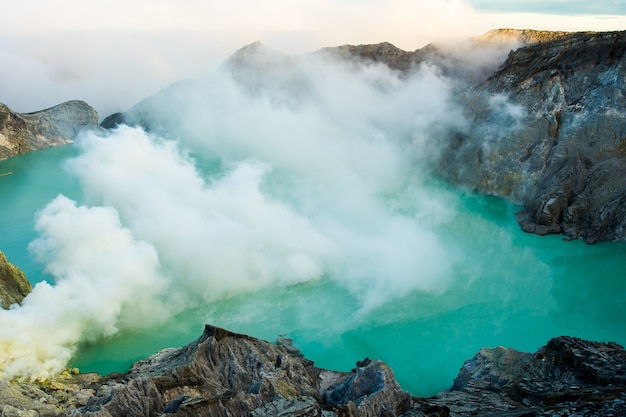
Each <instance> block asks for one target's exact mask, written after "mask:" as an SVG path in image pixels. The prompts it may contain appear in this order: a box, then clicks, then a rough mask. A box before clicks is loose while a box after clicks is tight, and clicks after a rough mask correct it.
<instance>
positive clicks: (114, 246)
mask: <svg viewBox="0 0 626 417" xmlns="http://www.w3.org/2000/svg"><path fill="white" fill-rule="evenodd" d="M277 76H278V77H284V78H283V79H287V80H290V83H275V84H273V83H271V82H270V84H268V85H265V84H264V82H265V81H266V80H265V79H264V77H260V78H259V79H257V80H256V81H253V82H259V83H260V84H258V85H242V84H240V83H237V82H236V81H234V79H233V78H232V77H231V75H230V74H229V73H227V72H224V71H217V72H215V73H213V74H211V75H209V76H207V77H205V78H204V79H202V80H200V81H197V83H194V84H191V85H190V87H189V88H187V89H186V90H185V89H182V90H180V91H178V94H179V95H182V97H183V99H182V100H181V104H180V105H179V106H178V105H177V106H174V108H173V109H170V110H168V111H170V112H171V113H170V116H171V117H170V119H169V120H173V121H174V123H173V124H171V125H169V124H167V120H165V121H163V123H165V124H166V125H165V126H162V127H163V128H164V129H162V131H164V132H168V134H167V135H166V136H167V137H168V139H165V138H163V137H160V136H158V135H156V134H148V133H146V132H145V131H143V130H141V129H139V128H131V127H128V126H120V127H119V128H117V129H116V130H114V131H112V132H109V133H106V134H96V133H85V134H84V135H83V136H81V137H80V138H79V139H78V141H77V146H78V148H79V154H78V156H77V157H75V158H73V159H71V160H70V161H68V163H67V169H68V171H69V172H70V173H71V174H72V175H75V176H76V177H78V179H79V181H80V183H81V186H82V188H83V191H84V195H85V201H84V202H82V203H81V204H78V203H77V202H74V201H71V200H69V199H67V198H65V197H63V196H59V197H57V198H56V199H55V200H53V201H52V202H51V203H50V204H49V205H48V206H46V207H45V208H44V209H43V210H42V211H41V212H40V213H39V214H38V217H37V231H38V234H39V237H38V238H37V239H36V240H35V241H34V242H33V243H32V245H31V249H32V251H33V253H34V254H35V255H36V256H37V259H38V260H40V262H42V263H43V264H44V265H45V267H46V270H47V272H48V273H49V274H50V275H51V276H52V277H53V278H54V282H50V283H45V282H44V283H40V284H39V285H37V287H36V288H35V290H34V291H33V293H32V294H31V295H29V296H28V297H27V298H26V300H25V302H24V305H23V306H21V307H16V308H14V309H12V310H10V311H0V336H2V337H1V338H0V339H1V340H3V342H2V343H1V344H0V349H1V350H2V353H3V360H2V362H1V363H0V365H2V369H3V376H5V377H6V376H8V377H11V376H22V377H26V378H45V377H46V376H47V375H49V374H50V373H54V372H58V371H60V370H61V369H62V367H63V366H64V365H65V364H66V363H67V361H68V360H69V358H70V357H71V355H72V354H73V353H74V352H75V350H76V349H77V347H78V346H80V345H81V344H82V343H85V342H87V341H94V340H98V339H99V338H102V337H107V336H111V335H113V334H116V332H118V331H119V330H123V329H129V328H133V327H142V326H147V327H150V326H154V325H156V324H158V323H159V322H160V321H161V320H164V319H167V318H168V317H170V316H171V315H172V314H176V313H178V312H181V311H182V310H185V309H188V308H193V307H194V306H199V305H203V304H206V303H211V302H214V301H218V300H222V299H224V298H226V297H231V296H234V295H237V294H242V293H245V292H250V291H255V290H261V289H268V288H275V287H280V286H289V285H295V284H299V283H304V282H311V281H316V280H332V281H334V282H335V283H337V284H338V285H340V286H342V287H343V288H345V289H346V290H347V291H348V292H349V293H351V294H352V296H353V297H354V298H355V300H357V302H358V304H359V305H360V307H361V312H364V313H365V312H369V311H372V310H374V309H376V308H378V307H380V306H382V305H384V304H385V303H388V302H390V301H393V300H397V299H399V298H402V297H404V296H405V295H407V294H409V293H411V292H414V291H422V292H428V293H441V292H444V291H446V289H447V288H448V287H449V285H450V284H451V282H450V279H451V278H450V276H451V274H450V268H451V267H452V265H453V264H454V263H455V262H457V261H458V259H457V254H456V253H455V249H454V248H452V247H450V246H448V245H446V246H444V245H443V243H442V242H441V241H440V239H439V238H438V236H437V233H436V230H437V228H438V227H440V226H441V225H444V224H445V223H446V222H448V221H450V219H451V218H453V217H454V215H455V210H454V206H453V201H454V199H452V198H451V197H450V196H449V195H448V194H447V193H446V192H445V191H442V190H440V189H438V188H437V187H435V186H429V185H428V181H427V177H426V175H425V174H424V171H425V168H424V164H425V162H426V161H427V160H429V159H430V158H431V157H432V156H433V155H434V154H436V152H437V148H438V140H439V139H440V135H441V134H443V133H444V132H445V129H446V128H450V127H453V128H456V127H458V126H459V124H460V125H462V124H463V121H462V116H461V114H460V113H459V111H458V109H457V108H456V107H455V105H454V104H453V103H452V101H451V94H452V90H451V87H450V84H449V83H448V82H446V80H445V79H443V78H441V76H440V75H439V74H438V73H437V71H435V70H434V69H433V68H430V67H424V68H421V69H420V70H417V71H416V72H415V74H414V75H413V76H412V77H408V78H406V77H404V78H401V77H400V76H399V75H398V74H397V73H394V72H393V71H390V70H389V69H387V68H386V67H383V66H377V65H374V66H359V67H354V66H351V65H346V64H341V63H337V62H334V61H332V60H329V59H328V58H326V57H320V56H318V57H308V58H305V59H303V60H300V61H296V62H294V63H293V65H287V66H286V67H285V68H283V69H282V70H281V71H280V72H279V75H277ZM274 81H275V80H274ZM255 86H256V87H260V88H250V87H255ZM285 86H286V87H285ZM261 87H262V88H261ZM166 97H167V96H166ZM169 104H170V106H169V107H172V106H171V103H169ZM152 105H153V106H157V107H158V106H168V102H167V100H164V101H159V100H156V99H154V100H153V101H152ZM51 328H53V329H55V331H54V332H49V331H48V330H49V329H51ZM56 329H59V330H58V331H57V330H56ZM51 333H52V334H51Z"/></svg>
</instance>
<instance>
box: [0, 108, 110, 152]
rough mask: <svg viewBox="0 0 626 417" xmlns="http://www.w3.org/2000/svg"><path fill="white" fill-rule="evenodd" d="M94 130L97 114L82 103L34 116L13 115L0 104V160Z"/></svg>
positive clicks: (29, 114)
mask: <svg viewBox="0 0 626 417" xmlns="http://www.w3.org/2000/svg"><path fill="white" fill-rule="evenodd" d="M98 128H99V127H98V113H97V112H96V111H95V110H94V109H93V108H92V107H90V106H89V105H88V104H87V103H85V102H83V101H78V100H74V101H67V102H65V103H61V104H59V105H57V106H54V107H50V108H48V109H45V110H41V111H37V112H34V113H17V112H14V111H13V110H11V109H10V108H9V107H7V106H6V105H5V104H2V103H0V160H2V159H6V158H10V157H12V156H15V155H20V154H23V153H26V152H30V151H34V150H38V149H44V148H49V147H51V146H58V145H64V144H68V143H71V142H72V141H73V140H74V139H75V138H76V135H77V134H78V133H79V132H80V131H82V130H84V129H98Z"/></svg>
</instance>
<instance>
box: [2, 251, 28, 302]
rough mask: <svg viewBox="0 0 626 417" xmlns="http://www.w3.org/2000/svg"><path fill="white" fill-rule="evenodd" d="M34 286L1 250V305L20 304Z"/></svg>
mask: <svg viewBox="0 0 626 417" xmlns="http://www.w3.org/2000/svg"><path fill="white" fill-rule="evenodd" d="M31 290H32V287H31V285H30V282H29V281H28V280H27V279H26V275H24V272H23V271H22V270H21V269H19V268H18V267H16V266H15V265H12V264H11V263H9V261H8V260H7V258H6V256H4V252H2V251H0V305H1V306H2V308H4V309H7V308H9V307H10V306H11V305H12V304H20V303H21V302H22V300H23V299H24V297H26V296H27V295H28V293H30V291H31Z"/></svg>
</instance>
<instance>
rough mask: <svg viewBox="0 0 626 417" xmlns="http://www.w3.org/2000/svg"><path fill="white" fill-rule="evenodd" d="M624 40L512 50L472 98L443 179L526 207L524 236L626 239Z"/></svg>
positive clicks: (575, 37) (573, 38)
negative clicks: (468, 124) (467, 120)
mask: <svg viewBox="0 0 626 417" xmlns="http://www.w3.org/2000/svg"><path fill="white" fill-rule="evenodd" d="M624 51H626V32H614V33H575V34H570V35H568V36H564V37H561V38H558V39H556V40H553V41H549V42H545V43H541V44H534V45H529V46H526V47H523V48H520V49H517V50H515V51H513V52H512V53H511V54H510V55H509V57H508V59H507V60H506V61H505V63H504V64H503V66H502V67H501V68H500V69H499V70H498V71H497V72H496V73H494V74H493V75H492V76H490V77H489V78H488V79H487V80H485V81H484V82H483V83H481V84H480V85H478V86H475V87H473V88H472V89H470V90H468V91H466V92H465V94H466V96H465V97H464V100H465V101H466V103H467V106H466V108H467V113H468V117H469V118H470V120H471V126H472V128H471V129H470V130H469V131H467V132H457V135H456V136H455V137H453V139H452V140H451V142H450V146H449V147H448V149H447V151H446V152H445V153H444V157H443V158H442V160H441V165H440V167H439V168H440V169H439V173H440V174H441V175H443V176H444V177H446V178H448V179H449V180H450V181H452V182H453V183H455V184H460V185H464V186H467V187H470V188H472V189H475V190H477V191H479V192H482V193H488V194H492V195H497V196H501V197H505V198H509V199H510V200H512V201H514V202H516V203H518V204H521V205H523V206H524V208H525V210H524V211H523V212H522V213H520V214H519V216H518V219H519V222H520V224H521V225H522V228H523V229H524V230H525V231H528V232H533V233H538V234H548V233H564V234H565V235H567V236H569V237H571V238H582V239H584V240H585V241H586V242H588V243H593V242H597V241H601V240H621V241H624V240H626V228H625V227H624V226H625V222H626V216H625V215H626V205H625V203H626V176H625V175H624V173H625V172H626V159H625V156H626V153H625V149H626V101H625V100H624V97H623V94H622V91H624V87H626V85H625V82H626V81H625V80H626V67H625V64H626V60H625V59H624Z"/></svg>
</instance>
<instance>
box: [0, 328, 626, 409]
mask: <svg viewBox="0 0 626 417" xmlns="http://www.w3.org/2000/svg"><path fill="white" fill-rule="evenodd" d="M285 341H286V340H285V339H284V338H283V343H284V342H285ZM287 345H288V346H291V344H290V343H288V342H287ZM416 377H418V376H416ZM625 393H626V352H625V351H624V349H623V348H622V347H621V346H619V345H617V344H614V343H595V342H588V341H584V340H580V339H575V338H570V337H559V338H555V339H552V340H550V341H549V342H548V344H547V345H546V346H545V347H543V348H541V349H540V350H539V351H538V352H537V353H535V354H530V353H522V352H518V351H515V350H513V349H505V348H502V347H498V348H494V349H481V351H480V352H479V353H478V354H477V355H476V356H475V357H474V358H472V359H470V360H468V361H467V362H465V364H464V365H463V367H462V368H461V371H460V373H459V375H458V376H457V378H456V379H455V381H454V385H453V386H452V388H451V389H450V390H448V391H444V392H442V393H440V394H438V395H437V396H435V397H432V398H417V397H413V396H411V395H410V394H408V393H407V392H405V391H402V389H401V388H400V387H399V385H398V383H397V382H396V380H395V379H394V376H393V373H392V371H391V369H389V367H387V366H386V365H385V364H384V363H382V362H380V361H377V360H370V359H367V358H366V359H365V360H363V361H359V362H358V363H357V367H356V368H354V369H353V370H352V372H335V371H330V370H325V369H320V368H317V367H316V366H314V364H313V362H311V361H309V360H307V359H305V358H303V357H302V355H299V354H298V353H297V352H296V353H290V352H289V351H288V350H287V349H285V348H284V347H283V346H282V345H273V344H270V343H268V342H264V341H261V340H258V339H255V338H252V337H249V336H245V335H241V334H236V333H232V332H229V331H227V330H224V329H220V328H217V327H213V326H206V328H205V331H204V334H203V335H202V336H201V337H200V338H199V339H198V340H197V341H195V342H193V343H191V344H189V345H188V346H185V347H183V348H180V349H165V350H162V351H160V352H158V353H157V354H155V355H153V356H151V357H149V358H147V359H145V360H142V361H139V362H137V363H135V365H134V366H133V367H132V368H131V370H130V371H129V372H127V373H126V374H113V375H110V376H107V377H100V376H98V375H96V374H79V373H77V372H76V371H67V372H65V373H63V374H62V375H60V376H58V377H57V378H55V379H54V380H50V381H45V382H39V383H32V382H17V381H13V382H6V381H4V382H0V413H2V415H19V416H30V415H40V416H53V415H65V416H68V415H72V416H80V415H85V416H87V415H89V416H107V417H114V416H130V415H132V416H162V415H166V414H167V415H172V416H198V415H210V416H254V417H261V416H283V417H296V416H326V417H332V416H354V417H356V416H368V417H373V416H405V417H409V416H414V417H423V416H484V415H490V416H522V415H523V416H534V415H579V416H606V415H609V414H611V413H612V414H613V415H615V416H617V415H625V414H624V413H626V394H625Z"/></svg>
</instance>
